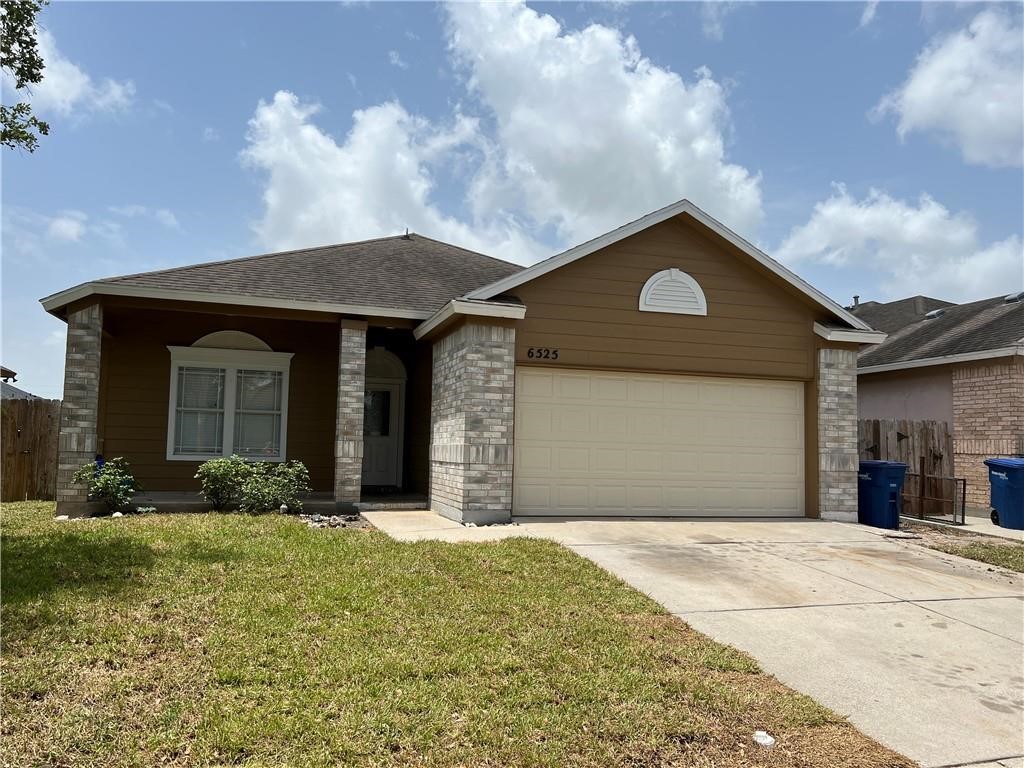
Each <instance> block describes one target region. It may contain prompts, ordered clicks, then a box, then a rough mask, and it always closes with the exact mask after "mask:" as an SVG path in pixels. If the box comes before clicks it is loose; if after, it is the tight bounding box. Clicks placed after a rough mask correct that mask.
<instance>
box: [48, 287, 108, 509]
mask: <svg viewBox="0 0 1024 768" xmlns="http://www.w3.org/2000/svg"><path fill="white" fill-rule="evenodd" d="M102 339H103V307H101V306H100V305H99V304H93V305H92V306H89V307H85V308H84V309H80V310H77V311H75V312H71V313H69V314H68V342H67V352H66V353H65V356H64V399H63V401H62V402H61V406H60V434H59V436H58V438H57V491H56V498H57V514H58V515H70V516H72V517H77V516H82V515H87V514H89V513H91V511H92V505H91V504H90V503H89V502H88V492H87V490H86V488H85V486H84V485H76V484H75V483H73V482H72V480H71V476H72V475H74V474H75V471H76V470H78V468H79V467H81V466H82V465H83V464H88V463H89V462H91V461H94V460H95V459H96V449H97V444H98V434H97V410H98V408H99V399H100V347H101V345H102Z"/></svg>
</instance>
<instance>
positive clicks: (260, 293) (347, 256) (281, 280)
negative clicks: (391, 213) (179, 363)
mask: <svg viewBox="0 0 1024 768" xmlns="http://www.w3.org/2000/svg"><path fill="white" fill-rule="evenodd" d="M521 269H522V267H521V266H519V265H517V264H511V263H509V262H507V261H501V260H500V259H495V258H492V257H490V256H485V255H484V254H482V253H476V252H475V251H470V250H466V249H465V248H459V247H457V246H454V245H449V244H447V243H442V242H440V241H438V240H433V239H431V238H429V237H424V236H423V235H418V234H415V233H409V234H408V235H399V236H396V237H384V238H380V239H377V240H364V241H361V242H356V243H343V244H340V245H326V246H321V247H318V248H304V249H301V250H295V251H283V252H279V253H267V254H262V255H260V256H249V257H246V258H241V259H230V260H227V261H214V262H208V263H205V264H194V265H191V266H187V267H175V268H173V269H164V270H160V271H158V272H142V273H140V274H134V275H125V276H123V277H111V278H107V279H104V280H96V281H93V282H91V283H83V284H82V285H79V286H75V287H74V288H70V289H68V290H66V291H61V292H60V293H57V294H54V295H53V296H48V297H47V298H45V299H43V300H42V303H43V307H44V308H45V309H46V310H47V311H49V312H54V311H56V310H59V309H60V308H61V307H63V306H65V305H67V304H69V303H70V302H72V301H75V300H76V299H78V298H81V297H83V296H86V295H89V294H90V293H102V294H114V295H118V294H120V295H145V296H150V297H153V298H168V299H179V300H186V301H187V300H193V301H216V302H218V303H238V304H243V305H257V306H294V307H295V308H301V309H312V310H316V309H321V310H324V311H333V312H346V311H347V312H352V313H356V314H378V313H381V312H379V310H392V311H389V312H386V313H382V314H387V315H391V316H395V317H409V318H414V319H416V318H419V319H422V318H426V317H428V316H429V315H430V314H431V313H433V312H434V311H435V310H436V309H438V308H439V307H441V306H442V305H443V304H444V303H445V302H447V301H449V300H450V299H452V298H454V297H456V296H461V295H462V294H464V293H467V292H468V291H471V290H473V289H474V288H479V287H480V286H481V285H486V284H487V283H490V282H493V281H495V280H498V279H501V278H503V277H507V276H508V275H510V274H512V273H514V272H518V271H519V270H521Z"/></svg>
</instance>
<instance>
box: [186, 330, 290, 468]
mask: <svg viewBox="0 0 1024 768" xmlns="http://www.w3.org/2000/svg"><path fill="white" fill-rule="evenodd" d="M167 349H168V350H170V353H171V384H170V397H169V401H168V409H167V410H168V413H167V458H168V460H170V461H206V460H207V459H216V458H219V457H221V456H230V455H231V454H233V453H237V454H238V455H240V456H245V457H248V458H252V459H260V460H263V461H284V459H285V456H286V442H287V440H286V438H287V435H288V371H289V368H290V366H291V358H292V355H291V353H290V352H264V351H253V350H241V349H215V348H210V347H171V346H169V347H167Z"/></svg>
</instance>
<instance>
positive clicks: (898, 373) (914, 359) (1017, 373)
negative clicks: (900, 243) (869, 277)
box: [851, 293, 1024, 507]
mask: <svg viewBox="0 0 1024 768" xmlns="http://www.w3.org/2000/svg"><path fill="white" fill-rule="evenodd" d="M851 311H852V312H853V314H855V315H856V316H857V317H859V318H861V319H862V320H864V321H865V322H867V323H868V324H869V325H871V326H872V327H874V328H877V329H879V330H882V331H885V332H886V333H888V334H889V336H888V338H887V339H886V340H885V341H884V342H882V343H881V344H877V345H875V346H871V347H867V348H865V349H864V350H863V351H862V352H861V353H860V357H859V359H858V369H857V374H858V375H857V389H858V400H859V412H860V418H862V419H909V420H912V421H917V420H935V421H944V422H946V423H947V424H948V425H949V428H950V430H951V431H952V434H953V471H954V473H955V475H956V476H957V477H963V478H966V480H967V503H968V504H970V505H972V506H985V507H987V506H988V501H989V498H988V493H989V488H988V473H987V471H986V468H985V465H984V464H983V461H984V459H986V458H988V457H990V456H1017V455H1024V293H1015V294H1011V295H1009V296H996V297H994V298H991V299H984V300H982V301H974V302H971V303H969V304H951V303H949V302H946V301H939V300H938V299H930V298H927V297H925V296H915V297H912V298H909V299H903V300H901V301H893V302H889V303H887V304H880V303H878V302H866V303H863V304H858V305H856V306H854V307H852V308H851Z"/></svg>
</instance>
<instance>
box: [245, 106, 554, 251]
mask: <svg viewBox="0 0 1024 768" xmlns="http://www.w3.org/2000/svg"><path fill="white" fill-rule="evenodd" d="M318 111H319V107H318V106H317V105H312V104H303V103H302V102H300V101H299V99H298V98H297V97H296V96H295V95H294V94H291V93H288V92H286V91H279V92H278V93H277V94H276V95H275V96H274V100H273V101H272V102H270V103H266V102H260V105H259V106H258V107H257V109H256V114H255V115H254V116H253V118H252V119H251V120H250V121H249V131H248V134H247V139H248V142H249V143H248V146H247V147H246V149H245V150H244V152H243V153H242V159H243V162H245V163H246V164H247V165H249V166H251V167H253V168H257V169H259V170H261V171H265V172H266V173H267V182H266V187H265V189H264V193H263V202H264V213H263V217H262V219H261V220H260V221H259V222H258V223H257V224H256V227H255V228H256V232H257V235H258V237H259V239H260V241H261V242H262V243H263V244H264V245H265V246H267V247H269V248H289V247H300V246H305V245H313V244H317V243H330V242H342V241H346V240H358V239H362V238H370V237H382V236H388V235H396V234H399V233H401V232H403V231H405V228H406V227H408V228H409V229H411V230H413V231H416V232H420V233H421V234H424V235H428V236H430V237H436V238H438V239H441V240H445V241H449V242H453V243H458V244H460V245H464V246H466V247H469V248H476V249H484V250H487V252H489V253H494V254H495V255H498V254H504V255H505V256H506V257H508V258H516V257H518V258H520V259H522V258H523V257H524V255H525V256H533V255H536V254H537V253H539V251H540V249H539V247H538V246H537V245H536V244H535V243H532V242H530V241H529V240H528V238H525V237H524V236H523V235H522V234H521V233H520V232H519V230H518V228H516V227H515V226H514V225H513V224H512V223H511V222H507V221H502V220H501V219H500V217H490V218H488V219H487V220H478V221H476V222H473V223H472V224H467V223H464V222H461V221H459V220H457V219H455V218H454V217H450V216H446V215H445V214H444V213H442V212H441V210H440V209H439V208H438V206H437V205H436V204H435V203H434V202H433V201H432V199H431V194H432V193H433V192H434V191H435V182H434V179H433V177H432V169H434V168H435V167H437V166H438V165H440V164H442V163H454V162H457V160H458V156H459V153H460V152H463V151H469V150H471V148H472V146H473V145H474V143H475V142H476V141H477V122H476V121H475V120H473V119H470V118H466V117H462V116H459V115H457V116H456V117H455V118H454V119H453V120H452V122H451V124H449V125H447V126H443V127H442V126H435V125H433V124H431V123H430V122H429V121H427V120H424V119H422V118H419V117H416V116H414V115H410V114H409V113H408V112H406V111H405V109H404V108H403V107H402V106H401V105H400V104H398V103H396V102H386V103H384V104H380V105H378V106H375V107H370V108H369V109H364V110H359V111H357V112H355V113H354V115H353V126H352V130H351V131H350V132H349V134H348V136H346V137H345V140H344V141H343V142H341V143H339V142H337V141H335V140H334V139H333V138H332V137H331V136H329V135H328V134H327V133H325V132H324V131H322V130H321V129H320V128H318V127H317V126H316V125H314V123H313V122H312V118H313V117H314V115H316V113H317V112H318Z"/></svg>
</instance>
